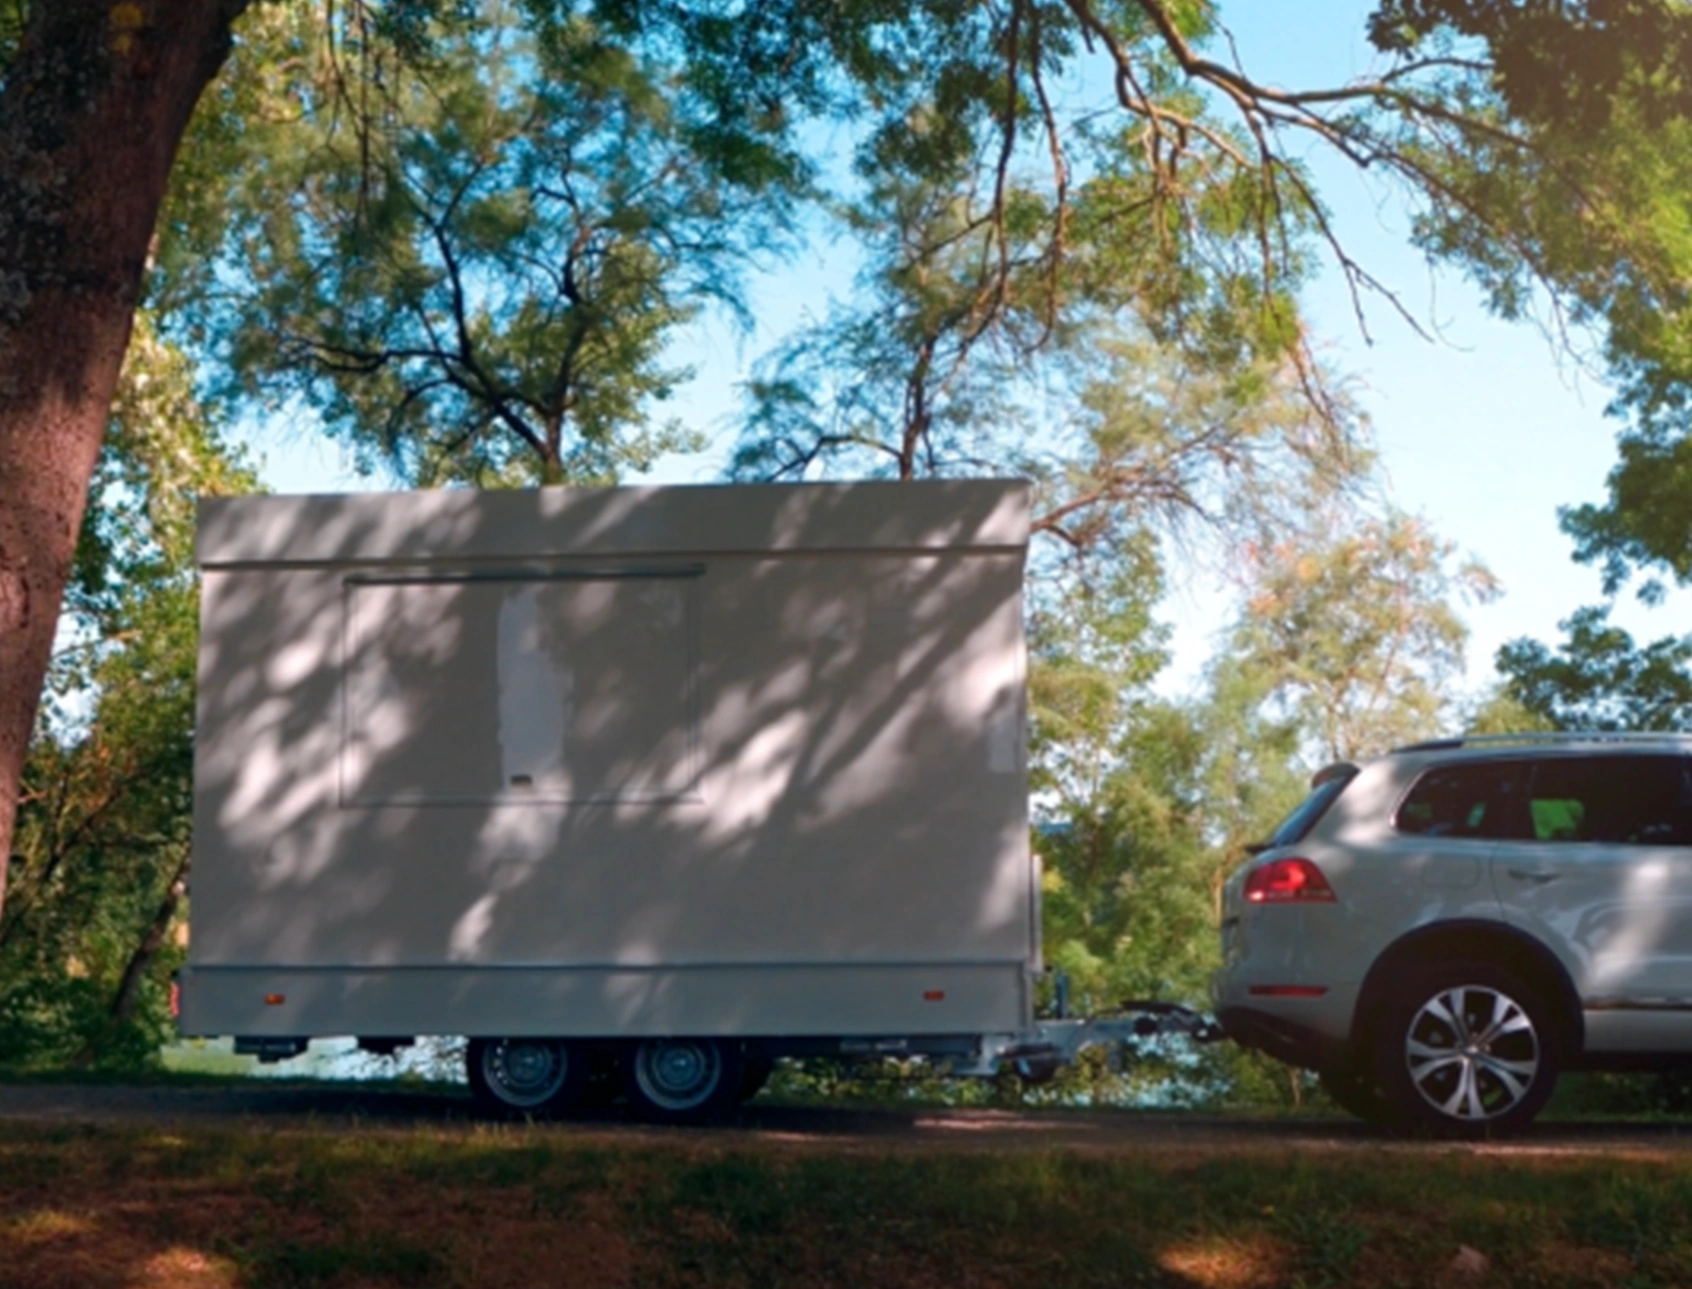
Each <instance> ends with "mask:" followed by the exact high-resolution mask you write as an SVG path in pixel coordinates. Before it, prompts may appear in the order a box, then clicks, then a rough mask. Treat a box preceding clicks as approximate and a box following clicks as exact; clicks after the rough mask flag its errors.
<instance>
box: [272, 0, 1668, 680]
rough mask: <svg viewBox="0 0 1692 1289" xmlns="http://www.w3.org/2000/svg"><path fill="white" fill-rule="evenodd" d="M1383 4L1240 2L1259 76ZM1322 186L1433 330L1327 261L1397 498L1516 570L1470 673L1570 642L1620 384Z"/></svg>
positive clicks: (1322, 310) (294, 462) (1367, 55)
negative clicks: (1504, 318)
mask: <svg viewBox="0 0 1692 1289" xmlns="http://www.w3.org/2000/svg"><path fill="white" fill-rule="evenodd" d="M1368 9H1369V6H1368V5H1367V4H1365V3H1357V2H1356V0H1324V2H1323V3H1313V2H1311V0H1302V2H1300V0H1283V2H1281V3H1273V4H1270V3H1262V2H1261V0H1259V2H1257V3H1250V2H1246V3H1242V2H1240V0H1235V2H1234V3H1230V4H1225V5H1224V7H1223V19H1224V22H1225V23H1227V24H1228V25H1229V27H1230V29H1231V30H1232V31H1233V33H1234V35H1235V36H1236V38H1237V42H1238V48H1239V50H1240V53H1241V56H1242V59H1243V60H1244V63H1245V65H1246V68H1247V70H1248V71H1249V72H1251V74H1253V75H1254V76H1256V77H1258V78H1259V79H1261V80H1266V81H1271V82H1278V83H1282V84H1286V85H1298V86H1301V87H1308V86H1312V85H1316V84H1332V83H1336V82H1339V81H1343V80H1345V79H1349V78H1350V77H1353V76H1357V75H1363V74H1366V73H1367V72H1368V71H1369V70H1370V68H1371V66H1372V64H1373V54H1372V51H1371V50H1370V49H1369V47H1368V45H1367V42H1366V41H1365V40H1364V39H1363V21H1364V17H1365V15H1366V14H1367V12H1368ZM1312 163H1313V164H1314V165H1315V166H1316V168H1317V175H1318V179H1319V185H1320V189H1321V191H1322V193H1323V195H1324V196H1325V198H1326V199H1327V200H1328V202H1329V203H1330V205H1331V207H1332V209H1333V213H1334V218H1335V224H1336V227H1337V229H1338V231H1339V234H1340V237H1341V239H1342V241H1343V242H1344V243H1345V245H1346V247H1347V249H1348V251H1349V252H1350V253H1351V254H1352V255H1353V256H1354V257H1355V258H1357V259H1358V260H1360V261H1361V262H1362V263H1364V264H1365V265H1366V266H1367V267H1368V269H1369V270H1370V271H1371V272H1372V273H1373V274H1375V276H1377V277H1378V278H1380V279H1382V280H1383V281H1384V282H1386V283H1387V284H1388V285H1390V286H1391V287H1393V288H1394V289H1395V290H1396V291H1397V292H1398V293H1399V295H1400V297H1401V299H1402V300H1403V301H1404V303H1405V304H1406V305H1407V306H1408V307H1409V308H1410V309H1411V311H1412V312H1414V313H1415V314H1416V315H1417V316H1418V317H1419V318H1421V319H1422V320H1423V322H1424V324H1425V325H1428V326H1430V327H1431V328H1433V329H1435V330H1437V332H1438V339H1437V340H1435V341H1432V342H1430V341H1428V340H1426V339H1424V338H1422V337H1421V336H1418V335H1417V334H1416V333H1415V331H1414V330H1412V329H1411V328H1410V327H1409V326H1408V325H1407V324H1405V323H1404V322H1403V321H1402V320H1401V319H1399V318H1398V317H1397V316H1396V315H1395V314H1394V312H1393V310H1392V309H1391V308H1390V307H1389V306H1387V305H1386V303H1385V302H1383V301H1375V302H1372V303H1369V304H1368V305H1367V317H1368V321H1369V325H1370V334H1371V339H1370V341H1365V339H1364V337H1363V335H1362V334H1361V333H1360V331H1359V328H1358V325H1357V322H1356V319H1355V317H1354V315H1353V311H1352V303H1351V300H1350V297H1349V295H1348V294H1347V292H1346V291H1345V290H1344V288H1343V286H1342V284H1341V283H1340V281H1339V279H1338V274H1337V273H1335V272H1332V271H1328V272H1325V273H1324V275H1323V277H1322V278H1321V280H1319V281H1318V282H1317V283H1316V284H1315V285H1314V287H1313V288H1312V290H1311V291H1310V293H1309V295H1308V297H1307V309H1308V314H1309V317H1310V318H1311V320H1312V322H1313V325H1314V330H1315V332H1316V334H1317V336H1318V337H1319V338H1320V340H1321V342H1322V343H1323V345H1324V346H1325V347H1326V350H1327V353H1328V356H1329V358H1330V360H1331V362H1332V363H1333V365H1334V366H1335V368H1336V369H1337V370H1339V371H1340V372H1342V373H1344V374H1347V375H1349V376H1351V377H1353V378H1355V379H1356V380H1357V381H1358V382H1359V391H1360V401H1361V403H1362V406H1363V407H1364V409H1365V411H1366V412H1367V413H1368V415H1369V416H1370V418H1371V420H1372V422H1373V425H1374V432H1375V441H1376V445H1377V447H1378V449H1379V451H1380V454H1381V457H1382V463H1383V466H1384V469H1385V473H1386V476H1387V480H1388V483H1389V486H1390V493H1391V499H1392V500H1393V501H1394V502H1395V503H1396V504H1397V505H1398V506H1399V507H1400V508H1402V509H1404V510H1407V511H1409V512H1411V513H1413V514H1417V515H1420V516H1423V517H1424V518H1425V519H1426V520H1427V521H1428V522H1429V524H1430V525H1431V526H1432V528H1433V529H1434V530H1435V531H1436V532H1438V533H1439V534H1440V535H1441V536H1443V537H1445V538H1446V539H1448V540H1450V541H1452V542H1454V543H1456V545H1457V546H1458V547H1459V549H1460V550H1461V551H1462V552H1463V553H1465V554H1466V555H1472V556H1474V557H1477V558H1479V559H1480V560H1481V561H1483V562H1484V563H1485V564H1486V565H1487V566H1488V567H1489V568H1490V569H1491V570H1492V571H1493V573H1494V574H1496V575H1497V576H1498V578H1499V579H1500V580H1501V582H1502V583H1503V587H1504V595H1503V596H1502V598H1500V599H1499V600H1498V601H1496V602H1495V603H1493V604H1490V605H1485V606H1470V607H1469V608H1468V609H1467V611H1466V613H1465V616H1466V618H1467V621H1468V622H1469V625H1470V628H1471V631H1472V636H1471V640H1470V646H1469V685H1470V686H1471V687H1476V688H1478V687H1479V686H1480V685H1482V684H1484V683H1485V681H1486V679H1487V677H1488V676H1490V674H1491V659H1492V656H1493V653H1494V652H1495V651H1496V649H1497V648H1498V646H1499V645H1500V644H1502V643H1503V642H1504V641H1506V640H1508V639H1511V638H1513V637H1515V636H1521V635H1530V636H1537V637H1538V638H1540V639H1543V640H1554V639H1557V638H1558V637H1559V632H1558V630H1557V623H1558V621H1559V620H1560V619H1562V618H1565V617H1567V616H1568V615H1569V614H1570V613H1571V612H1573V610H1574V609H1576V608H1578V607H1579V606H1581V605H1583V604H1589V603H1595V602H1597V601H1599V600H1600V599H1601V598H1602V596H1601V591H1600V587H1599V581H1598V576H1597V574H1596V572H1595V571H1593V570H1591V569H1586V568H1582V567H1580V566H1578V565H1576V564H1574V563H1573V562H1572V561H1571V559H1570V543H1569V541H1568V539H1567V538H1565V537H1564V536H1563V534H1562V533H1561V531H1560V530H1559V529H1558V527H1557V518H1556V512H1557V508H1558V507H1559V506H1560V505H1570V504H1578V503H1580V502H1583V501H1596V500H1600V499H1601V498H1602V497H1603V495H1604V476H1605V474H1606V472H1607V471H1608V469H1609V467H1610V465H1611V463H1612V461H1613V458H1614V446H1613V442H1614V435H1615V431H1616V429H1617V428H1618V426H1617V424H1616V423H1615V422H1614V421H1611V420H1609V419H1608V418H1606V417H1605V416H1604V414H1603V411H1604V406H1605V403H1606V402H1607V400H1608V391H1607V390H1606V388H1605V387H1604V385H1603V383H1602V381H1601V380H1600V379H1597V378H1596V377H1595V376H1594V375H1593V373H1591V372H1582V371H1580V370H1579V369H1578V368H1577V367H1576V366H1575V365H1573V364H1572V363H1571V362H1570V361H1569V360H1568V359H1567V358H1562V359H1559V357H1558V355H1557V353H1556V352H1555V350H1554V347H1553V346H1552V344H1551V343H1550V342H1549V341H1548V339H1547V338H1546V336H1544V335H1543V334H1541V332H1540V331H1539V330H1537V329H1536V328H1535V327H1533V326H1532V325H1529V324H1509V323H1505V322H1501V321H1499V320H1497V319H1495V318H1492V317H1491V316H1489V315H1488V314H1487V313H1486V310H1485V308H1484V306H1483V302H1482V300H1481V298H1480V296H1479V294H1478V293H1477V292H1476V291H1475V290H1474V289H1473V288H1472V287H1471V286H1470V285H1469V284H1468V283H1467V282H1465V281H1464V280H1462V278H1461V277H1460V276H1458V275H1457V274H1455V273H1452V272H1449V271H1446V272H1438V273H1433V272H1430V270H1429V268H1428V266H1427V265H1426V264H1425V263H1424V261H1423V260H1422V257H1421V256H1420V254H1419V253H1418V252H1417V251H1416V250H1415V249H1414V248H1413V247H1411V246H1410V245H1409V244H1408V242H1407V240H1406V236H1405V234H1406V229H1407V226H1408V219H1407V215H1406V213H1405V211H1404V209H1403V208H1402V206H1400V205H1399V204H1398V203H1397V201H1396V199H1395V196H1394V194H1393V193H1391V192H1390V191H1388V190H1386V189H1385V188H1383V187H1381V186H1379V185H1378V184H1376V183H1373V182H1371V181H1369V180H1366V179H1365V178H1364V177H1363V176H1362V175H1361V174H1359V173H1358V172H1356V171H1355V170H1352V169H1351V168H1349V167H1348V166H1346V165H1344V164H1342V163H1339V162H1337V161H1333V160H1331V159H1323V158H1321V157H1320V156H1318V155H1316V154H1314V153H1313V154H1312ZM845 285H846V281H845V273H844V271H843V269H842V266H841V263H840V257H839V255H838V253H831V252H830V251H829V250H828V249H827V248H822V249H819V250H814V251H811V252H809V253H807V254H806V255H803V256H801V257H800V258H799V259H798V260H797V261H795V262H794V263H792V264H790V265H788V266H787V267H785V268H784V269H783V271H782V273H781V274H780V276H777V277H772V278H771V279H769V280H768V281H765V282H762V283H760V284H758V286H757V288H756V303H755V308H754V311H755V312H756V313H757V315H758V316H759V318H760V324H761V325H760V328H759V333H758V334H757V335H755V336H754V337H751V338H749V339H745V340H737V339H736V338H735V337H734V336H732V335H731V334H730V333H729V332H728V331H726V330H725V329H723V328H711V329H709V330H707V331H706V332H704V333H703V334H702V335H699V336H696V337H694V338H693V339H692V340H691V341H690V343H689V346H688V347H687V350H686V352H685V354H684V358H683V360H684V361H687V362H689V363H691V364H692V365H693V366H695V367H696V368H697V369H698V370H699V371H700V372H701V373H702V374H701V375H700V376H699V377H698V378H696V379H695V381H694V382H693V383H692V384H691V385H690V386H689V387H687V388H686V389H684V390H683V391H682V393H681V394H680V396H679V397H678V398H677V399H676V400H675V401H674V402H673V403H672V404H671V407H670V413H671V414H674V415H678V416H681V417H683V418H684V419H685V420H686V421H687V422H688V423H689V424H690V425H692V426H694V427H695V428H698V429H700V430H703V431H705V432H706V433H708V434H711V435H712V436H713V438H714V440H715V445H716V449H717V450H715V451H712V452H707V453H705V454H703V455H702V456H700V457H695V458H687V459H678V460H671V461H668V462H665V463H663V465H662V466H661V467H660V469H659V470H658V471H656V472H655V474H654V478H655V479H656V480H658V481H662V482H703V481H709V480H711V479H714V478H716V477H717V475H718V472H719V469H720V464H719V463H720V460H721V453H722V451H723V450H725V449H726V447H727V445H728V443H729V441H730V440H731V438H732V432H731V431H730V430H729V429H728V428H727V427H726V425H725V421H726V418H727V417H728V415H729V414H730V413H731V412H732V411H733V409H734V406H735V402H734V400H735V394H734V384H735V382H736V381H737V380H738V379H741V378H743V377H744V375H745V374H746V368H747V365H748V364H749V362H750V360H751V358H752V357H753V356H754V355H755V354H757V353H758V352H760V351H761V349H762V348H763V347H764V346H765V345H766V344H767V343H768V342H769V341H771V340H773V339H774V338H775V337H776V336H778V335H780V334H782V333H783V332H784V331H785V330H786V329H787V328H788V327H789V326H791V325H792V324H793V323H794V322H796V321H798V320H800V319H801V318H802V317H803V316H805V314H806V312H807V310H808V309H811V308H813V307H816V308H819V309H820V307H821V304H822V302H823V301H824V300H825V299H826V296H827V293H828V292H829V291H830V290H841V289H843V288H844V287H845ZM252 442H253V446H254V447H255V448H256V449H257V451H258V452H259V454H260V455H261V456H263V457H264V458H265V462H266V470H265V473H266V478H267V481H268V482H269V483H270V484H271V485H272V486H273V487H275V488H277V489H278V490H281V491H339V490H345V489H352V488H359V487H369V486H372V485H371V483H370V481H365V480H360V479H358V478H357V477H356V475H354V474H353V473H352V471H351V470H350V468H348V465H347V463H346V461H345V459H344V458H343V457H342V455H341V453H340V450H339V449H338V448H337V447H336V446H335V445H334V444H332V443H330V442H329V441H327V440H325V439H323V438H321V437H318V436H315V435H313V434H312V433H311V432H310V431H309V430H307V429H304V428H299V427H294V428H290V429H272V430H267V431H264V432H256V433H255V434H254V435H253V436H252ZM1688 602H1689V601H1688V597H1687V596H1686V595H1685V594H1684V593H1681V594H1678V595H1675V596H1671V597H1670V598H1669V600H1668V602H1667V603H1666V604H1665V605H1664V606H1663V607H1661V608H1657V609H1647V608H1645V607H1644V606H1641V605H1638V604H1637V603H1636V602H1634V601H1633V600H1632V599H1631V597H1626V598H1624V599H1623V600H1622V602H1621V603H1620V604H1618V606H1617V611H1616V615H1615V616H1616V620H1617V621H1618V622H1619V623H1620V624H1621V625H1623V626H1626V627H1627V628H1628V629H1629V630H1632V631H1633V632H1634V634H1635V636H1636V637H1638V638H1641V639H1652V638H1655V637H1657V636H1660V635H1665V634H1671V633H1672V634H1680V633H1683V632H1684V631H1686V630H1687V617H1688V614H1687V611H1686V610H1687V604H1688ZM1227 612H1228V600H1227V597H1226V596H1225V594H1224V593H1223V591H1222V589H1221V587H1220V585H1219V583H1218V581H1217V578H1216V577H1215V574H1214V571H1212V570H1204V569H1191V570H1188V571H1187V572H1185V573H1184V574H1182V573H1178V574H1177V576H1176V579H1175V586H1174V589H1173V590H1172V593H1171V595H1170V597H1169V600H1168V602H1167V604H1166V616H1167V617H1168V618H1169V620H1170V621H1171V622H1172V623H1173V624H1174V626H1175V629H1176V633H1175V638H1174V646H1175V655H1176V657H1175V664H1174V666H1173V667H1172V668H1171V670H1170V674H1169V677H1168V684H1169V686H1170V687H1172V688H1180V687H1183V686H1185V685H1186V684H1188V683H1190V682H1191V681H1192V679H1193V677H1194V676H1195V674H1196V672H1197V669H1198V668H1199V667H1200V666H1202V664H1203V663H1204V661H1205V660H1206V659H1208V657H1209V656H1210V655H1211V654H1212V653H1213V652H1214V649H1215V646H1216V643H1217V640H1218V633H1219V632H1220V631H1221V629H1222V627H1223V625H1224V622H1225V619H1226V615H1227Z"/></svg>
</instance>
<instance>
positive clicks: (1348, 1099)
mask: <svg viewBox="0 0 1692 1289" xmlns="http://www.w3.org/2000/svg"><path fill="white" fill-rule="evenodd" d="M1316 1079H1317V1082H1319V1083H1320V1084H1321V1085H1322V1091H1323V1092H1325V1093H1327V1094H1328V1100H1330V1101H1332V1102H1333V1103H1334V1104H1335V1105H1336V1106H1338V1107H1339V1108H1340V1109H1341V1110H1344V1111H1345V1112H1346V1113H1347V1114H1348V1115H1350V1116H1352V1118H1354V1119H1361V1120H1362V1121H1363V1122H1364V1123H1372V1124H1376V1125H1378V1126H1381V1127H1388V1126H1392V1125H1395V1124H1397V1123H1398V1122H1399V1113H1398V1106H1397V1105H1396V1104H1395V1103H1394V1102H1393V1101H1391V1100H1389V1099H1388V1098H1387V1095H1386V1093H1384V1092H1382V1091H1381V1086H1380V1083H1379V1081H1378V1080H1377V1079H1375V1078H1374V1076H1373V1075H1366V1074H1363V1073H1361V1072H1359V1071H1357V1070H1354V1069H1351V1068H1329V1069H1322V1070H1318V1071H1316Z"/></svg>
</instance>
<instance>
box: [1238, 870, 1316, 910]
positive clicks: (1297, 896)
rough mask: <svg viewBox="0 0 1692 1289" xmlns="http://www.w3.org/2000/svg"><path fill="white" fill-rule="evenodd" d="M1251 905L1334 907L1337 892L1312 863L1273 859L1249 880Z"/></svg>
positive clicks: (1248, 895)
mask: <svg viewBox="0 0 1692 1289" xmlns="http://www.w3.org/2000/svg"><path fill="white" fill-rule="evenodd" d="M1245 897H1246V903H1248V904H1332V903H1333V902H1334V898H1335V897H1334V888H1333V887H1331V886H1329V885H1328V879H1327V878H1326V877H1323V876H1322V870H1321V869H1319V868H1317V867H1316V865H1315V864H1313V863H1311V862H1310V861H1309V860H1308V859H1272V860H1270V861H1269V862H1268V863H1267V864H1263V865H1261V866H1259V867H1257V868H1254V869H1252V870H1251V873H1250V874H1249V875H1248V876H1247V877H1246V884H1245Z"/></svg>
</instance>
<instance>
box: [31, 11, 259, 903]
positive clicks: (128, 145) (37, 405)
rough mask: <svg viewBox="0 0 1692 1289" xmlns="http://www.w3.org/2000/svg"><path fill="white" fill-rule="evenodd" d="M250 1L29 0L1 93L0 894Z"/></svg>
mask: <svg viewBox="0 0 1692 1289" xmlns="http://www.w3.org/2000/svg"><path fill="white" fill-rule="evenodd" d="M247 3H248V0H33V3H32V4H31V5H30V7H29V15H30V16H29V19H28V26H27V30H26V33H25V36H24V39H23V43H22V44H21V46H20V47H19V50H18V53H17V56H16V57H15V59H14V60H13V62H12V65H11V66H10V67H9V68H8V69H7V70H6V73H5V80H4V85H3V87H0V900H3V899H4V892H5V875H6V861H7V859H8V857H9V856H10V855H11V845H12V827H13V824H14V822H15V819H16V812H17V799H18V780H19V775H20V774H21V773H22V769H23V761H24V753H25V751H26V749H27V747H28V744H29V737H30V731H31V729H32V727H33V725H34V722H35V711H36V705H37V702H38V701H39V699H40V694H41V682H42V679H43V677H44V675H45V674H46V669H47V662H48V658H49V656H50V654H51V650H52V645H53V630H54V626H55V624H56V623H57V621H58V616H59V604H60V601H61V600H62V598H63V595H64V588H65V582H66V579H67V577H68V575H69V572H70V567H71V558H72V555H73V554H74V552H75V549H76V540H77V533H78V531H79V529H80V527H81V524H82V512H83V507H84V505H85V503H86V500H87V493H88V481H89V478H90V476H91V475H92V473H93V470H94V461H95V457H96V455H97V454H98V452H99V448H100V438H101V435H102V434H103V433H104V432H105V427H106V418H107V413H108V409H109V406H110V404H111V400H112V394H113V391H114V389H115V387H116V384H117V377H118V368H119V366H120V365H121V363H122V361H123V351H124V348H125V346H126V345H127V344H128V343H129V328H130V323H131V320H132V318H133V316H134V312H135V306H136V302H137V299H138V296H139V293H140V289H141V277H142V270H143V267H144V266H145V264H146V260H147V248H148V245H149V243H150V242H151V240H152V236H153V225H154V222H155V221H156V219H157V218H158V213H159V205H160V202H161V201H162V199H163V197H164V192H165V183H166V181H167V179H168V178H169V176H170V167H171V162H172V160H173V159H174V157H175V155H176V149H177V146H178V144H179V143H180V142H181V139H182V132H183V130H184V129H185V128H186V127H187V124H188V118H189V117H190V116H191V115H192V113H193V111H194V104H195V103H196V102H197V101H198V99H199V97H200V93H201V91H202V90H203V89H204V88H205V86H206V84H207V83H208V82H209V81H210V80H211V78H212V77H213V76H215V75H216V74H217V70H218V68H219V67H220V66H221V65H222V62H223V59H224V57H225V55H226V54H227V53H228V49H229V27H230V23H231V22H233V21H234V18H235V16H236V15H237V14H238V13H239V12H240V11H241V10H242V9H244V8H245V7H246V5H247Z"/></svg>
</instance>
